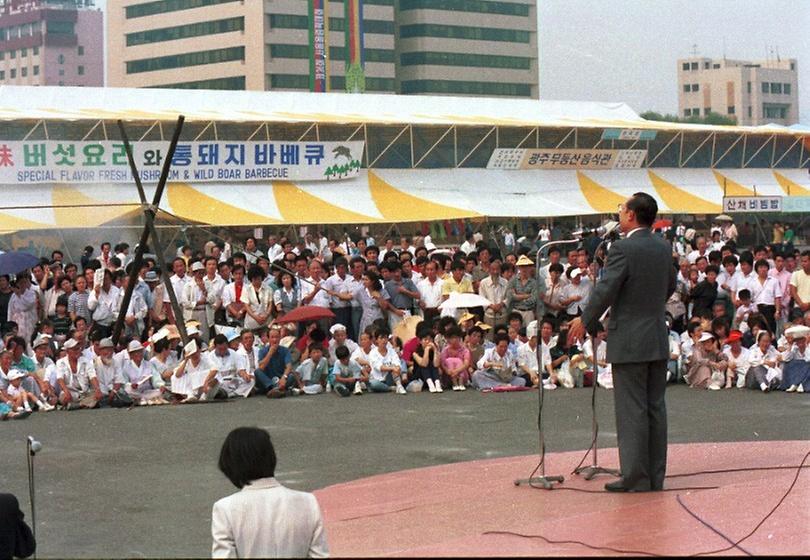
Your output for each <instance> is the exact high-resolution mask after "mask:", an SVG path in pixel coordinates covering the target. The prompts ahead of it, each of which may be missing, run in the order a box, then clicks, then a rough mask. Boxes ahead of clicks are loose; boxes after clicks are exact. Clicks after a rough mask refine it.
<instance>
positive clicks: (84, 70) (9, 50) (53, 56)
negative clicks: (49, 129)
mask: <svg viewBox="0 0 810 560" xmlns="http://www.w3.org/2000/svg"><path fill="white" fill-rule="evenodd" d="M103 37H104V14H103V13H102V12H101V11H100V10H98V9H96V8H95V6H94V3H93V0H5V1H4V0H0V85H27V86H57V85H58V86H96V87H98V86H103V85H104V40H103Z"/></svg>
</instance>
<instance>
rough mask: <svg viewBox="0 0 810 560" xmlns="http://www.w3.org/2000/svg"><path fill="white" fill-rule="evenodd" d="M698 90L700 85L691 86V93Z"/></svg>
mask: <svg viewBox="0 0 810 560" xmlns="http://www.w3.org/2000/svg"><path fill="white" fill-rule="evenodd" d="M699 90H700V84H692V91H699Z"/></svg>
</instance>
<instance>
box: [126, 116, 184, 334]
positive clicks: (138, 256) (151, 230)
mask: <svg viewBox="0 0 810 560" xmlns="http://www.w3.org/2000/svg"><path fill="white" fill-rule="evenodd" d="M184 121H185V117H184V116H182V115H180V116H179V117H178V118H177V125H176V126H175V129H174V134H173V135H172V140H171V143H170V144H169V151H168V153H167V154H166V158H165V159H164V160H163V169H162V170H161V173H160V179H159V180H158V185H157V189H156V190H155V195H154V197H153V199H152V205H151V206H149V205H148V204H147V201H146V192H145V191H144V189H143V184H142V183H141V177H140V173H139V172H138V168H137V166H136V164H135V158H134V156H133V154H132V145H131V144H130V142H129V138H128V136H127V133H126V129H125V128H124V122H123V121H121V120H119V121H118V128H119V130H120V131H121V138H122V139H123V141H124V149H125V150H126V153H127V159H128V160H129V167H130V170H131V171H132V176H133V178H134V180H135V186H136V187H137V188H138V197H139V198H140V200H141V205H142V207H143V213H144V218H145V221H146V224H145V225H144V228H143V232H142V233H141V239H140V242H139V243H138V248H137V250H136V251H135V259H134V260H133V261H132V269H131V270H130V273H129V282H128V283H127V289H126V291H125V292H124V300H123V301H122V302H121V310H119V312H118V318H117V319H116V321H115V326H114V328H113V342H115V343H116V344H117V343H118V339H119V338H120V336H121V330H122V328H123V326H124V319H125V318H126V312H127V310H128V309H129V302H130V300H131V299H132V292H133V291H134V289H135V285H136V284H137V282H138V274H139V273H140V271H141V266H142V265H143V252H144V248H145V247H146V244H147V242H148V241H149V235H150V234H151V235H152V239H153V241H154V245H155V255H156V256H157V259H158V263H159V264H160V269H161V276H162V277H163V284H164V285H165V287H166V290H167V293H168V296H169V301H170V302H171V306H172V311H173V312H174V315H175V323H176V325H177V330H178V332H179V333H180V337H181V339H182V342H183V345H185V344H186V343H187V342H188V334H187V333H186V325H185V322H184V321H183V314H182V311H181V309H180V305H179V304H178V303H177V295H176V294H175V293H174V288H173V287H172V283H171V280H169V273H168V270H167V269H166V261H165V258H164V255H163V247H162V246H161V245H160V239H159V238H158V233H157V230H156V229H155V208H157V207H158V206H159V205H160V199H161V198H162V197H163V190H164V189H165V187H166V182H167V180H168V178H169V171H170V169H171V164H172V159H173V158H174V151H175V148H176V147H177V142H178V141H179V140H180V133H181V132H182V130H183V122H184Z"/></svg>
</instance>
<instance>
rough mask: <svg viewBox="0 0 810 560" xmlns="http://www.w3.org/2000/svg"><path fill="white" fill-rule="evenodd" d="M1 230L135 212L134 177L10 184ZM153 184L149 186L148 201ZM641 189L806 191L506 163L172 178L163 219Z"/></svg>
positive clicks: (355, 213)
mask: <svg viewBox="0 0 810 560" xmlns="http://www.w3.org/2000/svg"><path fill="white" fill-rule="evenodd" d="M2 189H3V197H2V201H0V231H2V232H9V231H18V230H29V229H52V228H88V227H97V226H102V225H106V224H115V223H120V222H123V221H127V220H129V219H131V217H132V216H136V215H138V213H139V212H140V205H139V202H138V196H137V191H136V190H135V187H134V186H131V185H61V184H56V185H50V184H43V185H6V186H3V187H2ZM154 189H155V187H154V186H151V187H149V186H147V188H146V191H147V193H146V194H147V198H148V199H149V200H151V197H152V196H153V194H154ZM638 191H644V192H648V193H650V194H651V195H652V196H654V197H655V198H656V200H657V201H658V204H659V207H660V212H661V213H663V214H669V213H689V214H711V213H719V212H720V211H721V206H722V199H723V195H724V193H725V194H726V195H727V196H740V195H754V194H757V195H781V196H785V195H792V196H807V195H810V178H808V175H807V173H806V172H805V171H803V170H779V171H774V170H768V169H733V170H732V169H729V170H725V169H721V170H711V169H669V168H661V169H633V170H621V171H619V170H612V171H590V170H584V171H549V170H532V171H503V170H485V169H431V170H427V169H416V170H412V169H408V170H399V169H398V170H379V169H378V170H371V171H366V170H363V171H362V172H361V173H360V175H359V176H358V177H357V178H355V179H352V180H347V181H341V182H331V183H290V182H284V181H277V182H272V183H267V184H262V183H223V184H218V183H205V184H188V183H170V184H169V185H168V186H167V188H166V192H165V194H164V197H163V201H162V202H161V204H160V208H161V209H162V210H165V212H164V213H163V214H162V216H163V217H164V218H169V219H172V220H180V221H185V222H191V223H203V224H211V225H222V226H235V225H240V226H248V225H272V224H374V223H391V222H398V223H403V222H422V221H431V220H439V219H456V218H468V217H469V218H476V217H479V218H480V217H490V218H500V217H563V216H578V215H579V216H583V215H595V214H606V213H614V212H616V209H617V206H618V205H619V204H620V203H621V202H623V201H624V200H626V199H627V198H628V197H629V196H630V195H631V194H633V193H634V192H638Z"/></svg>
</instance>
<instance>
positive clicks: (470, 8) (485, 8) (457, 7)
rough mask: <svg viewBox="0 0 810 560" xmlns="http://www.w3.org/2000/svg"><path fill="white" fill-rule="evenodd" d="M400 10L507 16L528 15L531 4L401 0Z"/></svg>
mask: <svg viewBox="0 0 810 560" xmlns="http://www.w3.org/2000/svg"><path fill="white" fill-rule="evenodd" d="M399 9H400V10H420V9H421V10H452V11H454V12H477V13H482V14H498V15H505V16H522V17H528V15H529V6H528V5H527V4H517V3H513V2H494V1H492V0H443V1H442V2H436V1H435V0H400V3H399Z"/></svg>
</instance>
